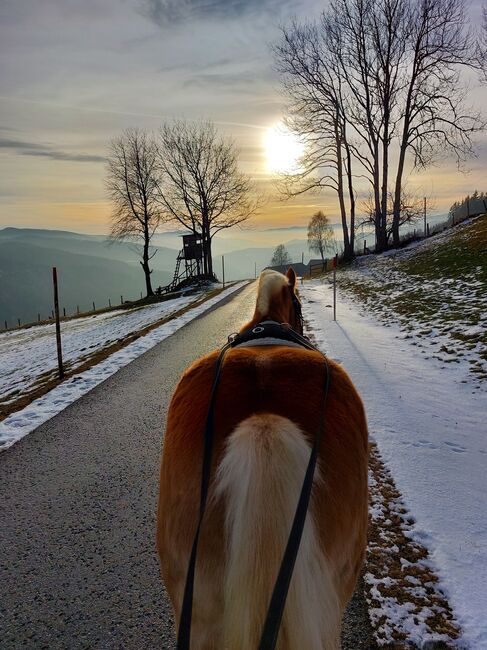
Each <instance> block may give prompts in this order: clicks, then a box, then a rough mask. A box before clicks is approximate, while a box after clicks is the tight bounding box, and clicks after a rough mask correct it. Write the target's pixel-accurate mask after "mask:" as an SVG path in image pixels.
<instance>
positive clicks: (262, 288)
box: [256, 269, 289, 316]
mask: <svg viewBox="0 0 487 650" xmlns="http://www.w3.org/2000/svg"><path fill="white" fill-rule="evenodd" d="M286 286H289V280H288V278H287V277H286V276H285V275H283V274H282V273H279V272H278V271H273V270H271V269H265V270H264V271H262V273H261V274H260V277H259V288H258V291H257V303H256V308H257V310H258V311H259V313H260V314H261V316H267V315H268V314H269V308H270V304H271V298H272V296H274V295H275V294H278V293H279V292H280V290H281V289H282V287H286Z"/></svg>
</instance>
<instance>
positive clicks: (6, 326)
mask: <svg viewBox="0 0 487 650" xmlns="http://www.w3.org/2000/svg"><path fill="white" fill-rule="evenodd" d="M5 329H6V330H8V325H7V321H5Z"/></svg>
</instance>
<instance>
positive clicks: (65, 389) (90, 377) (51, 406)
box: [0, 282, 247, 451]
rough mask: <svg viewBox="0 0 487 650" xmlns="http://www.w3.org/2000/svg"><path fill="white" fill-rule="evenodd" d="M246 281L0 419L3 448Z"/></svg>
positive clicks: (154, 330)
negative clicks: (0, 420)
mask: <svg viewBox="0 0 487 650" xmlns="http://www.w3.org/2000/svg"><path fill="white" fill-rule="evenodd" d="M246 284H247V282H239V283H238V284H234V285H233V286H231V287H229V288H228V289H226V290H224V291H222V292H221V293H219V294H218V295H217V296H215V297H214V298H210V299H209V300H207V301H205V302H203V303H201V304H199V305H197V306H196V307H193V308H192V309H189V310H188V311H187V312H186V313H184V314H182V315H181V316H178V317H177V318H174V319H172V320H170V321H169V322H167V323H164V324H163V325H161V326H160V327H156V328H155V329H153V330H152V331H151V332H149V333H148V334H146V335H145V336H141V337H140V338H139V339H137V340H136V341H134V342H133V343H130V344H129V345H127V346H125V347H124V348H122V349H121V350H119V351H117V352H114V353H113V354H112V355H110V356H109V357H108V358H107V359H105V360H104V361H102V362H100V363H98V364H97V365H95V366H93V367H92V368H90V369H89V370H86V371H85V372H82V373H80V374H78V375H75V376H73V377H70V378H69V379H67V380H66V381H64V382H62V383H61V384H59V385H58V386H56V388H53V389H52V390H51V391H49V392H48V393H46V394H45V395H43V396H42V397H40V398H39V399H36V400H34V401H33V402H31V403H30V404H29V405H28V406H26V407H25V408H23V409H22V410H20V411H17V412H16V413H13V414H12V415H10V416H9V417H7V418H6V419H5V420H3V421H2V422H0V451H1V450H4V449H6V448H8V447H10V446H11V445H13V444H14V443H15V442H17V441H18V440H20V439H21V438H23V437H24V436H26V435H27V434H28V433H30V432H31V431H33V430H34V429H36V428H37V427H38V426H40V425H41V424H43V423H44V422H46V421H47V420H49V419H51V418H52V417H54V416H55V415H57V414H58V413H59V412H60V411H62V410H64V409H65V408H66V407H67V406H69V404H71V403H72V402H74V401H76V400H77V399H79V398H80V397H81V396H82V395H84V394H85V393H87V392H88V391H90V390H91V389H92V388H94V387H95V386H97V385H98V384H100V383H101V382H102V381H104V380H105V379H107V378H108V377H110V376H111V375H113V374H114V373H115V372H117V370H120V368H123V366H126V365H127V364H128V363H130V362H131V361H133V360H134V359H136V358H137V357H139V356H140V355H141V354H143V353H144V352H147V350H150V349H151V348H153V347H154V346H155V345H157V344H158V343H160V342H161V341H163V340H164V339H166V338H168V337H169V336H171V334H174V332H176V331H177V330H179V329H181V327H183V326H184V325H186V324H187V323H189V322H190V321H192V320H193V319H194V318H196V317H197V316H199V315H200V314H203V313H204V312H205V311H207V310H208V309H210V308H211V307H213V306H214V305H216V304H217V303H219V302H220V301H221V300H223V299H224V298H226V297H228V296H229V295H231V294H232V293H234V292H235V291H237V290H238V289H240V288H241V287H243V286H245V285H246Z"/></svg>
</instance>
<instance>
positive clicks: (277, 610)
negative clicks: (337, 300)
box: [176, 292, 330, 650]
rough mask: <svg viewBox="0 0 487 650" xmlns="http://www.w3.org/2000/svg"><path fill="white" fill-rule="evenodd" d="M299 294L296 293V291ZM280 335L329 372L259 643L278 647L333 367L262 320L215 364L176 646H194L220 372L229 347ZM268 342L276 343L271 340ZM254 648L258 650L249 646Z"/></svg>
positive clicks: (306, 343)
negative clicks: (199, 552)
mask: <svg viewBox="0 0 487 650" xmlns="http://www.w3.org/2000/svg"><path fill="white" fill-rule="evenodd" d="M293 296H294V292H293ZM293 305H294V308H295V311H296V315H297V316H298V320H299V322H300V324H301V325H302V323H303V317H302V313H301V303H300V302H299V300H298V299H297V297H295V296H294V299H293ZM266 338H267V339H268V340H269V339H270V340H275V339H277V340H278V344H279V342H282V343H281V344H284V345H286V342H287V343H288V344H289V343H292V344H293V345H295V344H298V345H299V346H301V347H303V348H306V349H307V350H313V351H315V352H319V353H320V354H321V355H322V356H323V359H324V362H325V363H324V377H323V406H322V410H321V418H320V425H319V427H318V430H317V433H316V435H315V439H314V443H313V447H312V449H311V453H310V457H309V462H308V466H307V468H306V473H305V476H304V480H303V485H302V487H301V493H300V495H299V500H298V505H297V507H296V512H295V514H294V519H293V523H292V526H291V531H290V533H289V538H288V541H287V544H286V549H285V551H284V555H283V558H282V562H281V566H280V569H279V573H278V575H277V579H276V582H275V584H274V590H273V592H272V596H271V599H270V603H269V608H268V610H267V615H266V619H265V622H264V627H263V630H262V635H261V638H260V643H259V647H258V650H274V648H275V646H276V643H277V637H278V634H279V627H280V625H281V620H282V615H283V612H284V606H285V604H286V597H287V593H288V590H289V584H290V582H291V578H292V574H293V569H294V564H295V562H296V557H297V554H298V550H299V544H300V542H301V536H302V533H303V528H304V523H305V520H306V513H307V511H308V505H309V500H310V497H311V489H312V487H313V477H314V471H315V467H316V462H317V458H318V450H319V446H320V441H321V439H322V437H323V433H324V430H325V408H326V400H327V397H328V389H329V385H330V370H329V367H328V362H327V359H326V357H325V355H324V354H323V353H322V352H321V351H320V350H318V349H317V348H316V347H315V346H314V345H313V344H312V343H311V341H310V340H309V339H308V338H306V337H305V336H303V335H302V334H299V333H298V332H296V331H295V330H293V329H292V328H291V327H290V326H289V325H288V324H281V323H277V322H275V321H263V322H261V323H258V324H257V325H254V326H253V327H252V328H250V329H248V330H245V331H243V332H240V333H238V334H233V335H231V336H229V337H228V342H227V343H226V344H225V345H224V346H223V347H222V348H221V350H220V353H219V355H218V358H217V361H216V366H215V375H214V379H213V385H212V388H211V394H210V401H209V405H208V414H207V417H206V424H205V429H204V450H203V464H202V469H201V496H200V512H199V518H198V525H197V528H196V533H195V536H194V540H193V546H192V549H191V555H190V559H189V565H188V573H187V575H186V584H185V587H184V596H183V604H182V608H181V617H180V620H179V629H178V640H177V646H176V647H177V650H190V639H191V616H192V609H193V590H194V576H195V567H196V554H197V550H198V541H199V536H200V532H201V526H202V523H203V517H204V514H205V508H206V501H207V497H208V489H209V485H210V470H211V458H212V451H213V421H214V410H215V402H216V394H217V389H218V385H219V382H220V376H221V371H222V366H223V360H224V358H225V355H226V353H227V351H228V350H229V349H230V348H235V347H238V346H239V345H249V344H250V345H251V344H252V342H254V344H255V345H258V344H259V343H258V342H259V341H262V340H264V339H266ZM269 345H275V343H271V344H269ZM249 650H253V649H251V648H249Z"/></svg>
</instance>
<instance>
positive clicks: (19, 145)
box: [0, 138, 105, 162]
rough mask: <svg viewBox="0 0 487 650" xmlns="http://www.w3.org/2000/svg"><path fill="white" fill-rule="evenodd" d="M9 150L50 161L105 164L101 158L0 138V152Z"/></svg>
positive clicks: (34, 143)
mask: <svg viewBox="0 0 487 650" xmlns="http://www.w3.org/2000/svg"><path fill="white" fill-rule="evenodd" d="M1 149H9V150H13V151H15V152H16V153H17V154H19V155H21V156H39V157H44V158H50V159H51V160H69V161H73V162H105V158H104V157H103V156H96V155H92V154H85V153H68V152H66V151H59V150H57V149H52V148H51V147H47V146H45V145H42V144H38V143H36V142H25V141H24V140H12V139H10V138H0V150H1Z"/></svg>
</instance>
